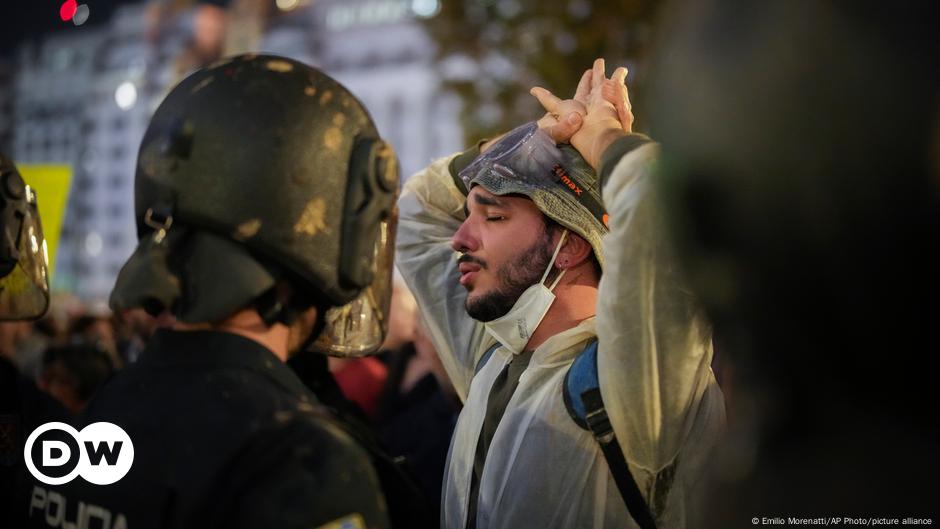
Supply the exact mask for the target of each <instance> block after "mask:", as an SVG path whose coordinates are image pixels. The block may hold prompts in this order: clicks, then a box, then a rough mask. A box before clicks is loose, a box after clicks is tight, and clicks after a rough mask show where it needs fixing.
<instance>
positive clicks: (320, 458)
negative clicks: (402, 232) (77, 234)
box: [29, 55, 398, 528]
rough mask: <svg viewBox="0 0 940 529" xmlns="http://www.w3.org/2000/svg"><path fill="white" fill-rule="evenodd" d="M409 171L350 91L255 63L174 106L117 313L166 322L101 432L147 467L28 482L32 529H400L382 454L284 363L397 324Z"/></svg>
mask: <svg viewBox="0 0 940 529" xmlns="http://www.w3.org/2000/svg"><path fill="white" fill-rule="evenodd" d="M397 186H398V174H397V161H396V159H395V156H394V153H393V151H392V149H391V148H390V147H389V145H388V144H386V143H385V142H383V141H382V140H381V139H380V138H379V136H378V134H377V132H376V129H375V126H374V125H373V123H372V120H371V119H370V117H369V115H368V113H367V112H366V110H365V108H363V106H362V104H361V103H360V102H359V101H357V100H356V99H355V98H354V97H353V96H352V95H351V94H350V93H349V92H348V91H347V90H346V89H345V88H344V87H342V86H341V85H340V84H338V83H337V82H336V81H334V80H333V79H331V78H330V77H328V76H326V75H325V74H323V73H322V72H320V71H318V70H316V69H314V68H311V67H309V66H306V65H304V64H301V63H299V62H296V61H293V60H289V59H285V58H281V57H275V56H265V55H243V56H238V57H235V58H233V59H231V60H227V61H225V62H223V63H221V64H217V65H214V66H212V67H209V68H207V69H204V70H200V71H198V72H196V73H195V74H193V75H191V76H190V77H189V78H187V79H185V80H184V81H182V82H181V83H180V84H179V85H178V86H177V87H176V88H174V89H173V90H172V91H171V92H170V94H169V95H168V96H167V97H166V99H165V100H164V101H163V103H162V104H161V105H160V107H159V108H158V109H157V111H156V113H155V114H154V116H153V119H152V120H151V123H150V126H149V127H148V129H147V132H146V134H145V135H144V139H143V141H142V143H141V147H140V152H139V156H138V163H137V175H136V183H135V205H136V211H137V221H138V235H139V239H140V244H139V246H138V248H137V250H136V251H135V253H134V254H133V255H132V256H131V258H130V259H129V260H128V262H127V263H126V264H125V266H124V268H123V269H122V270H121V273H120V275H119V276H118V279H117V283H116V285H115V288H114V291H113V292H112V295H111V306H112V308H113V309H115V310H124V309H129V308H134V307H142V308H144V309H146V310H147V311H148V312H149V313H151V314H153V315H159V316H161V318H163V319H164V320H171V321H172V323H171V324H170V326H169V327H170V328H164V329H161V330H158V331H157V332H156V333H155V335H154V336H153V338H152V340H151V342H150V343H149V344H148V346H147V349H146V350H145V351H144V353H143V354H142V356H141V359H140V360H139V361H138V362H137V363H136V364H133V365H131V366H129V367H128V368H127V369H126V370H125V371H124V372H122V373H121V374H120V375H118V376H117V377H115V378H114V379H113V380H112V381H110V382H109V383H108V384H106V385H105V387H104V388H103V389H102V390H101V391H100V392H99V394H98V395H97V397H96V398H95V400H93V402H92V403H91V404H90V405H89V408H88V410H87V412H86V413H87V415H86V417H85V420H84V423H85V424H90V423H94V422H98V421H104V422H110V423H113V424H116V425H118V426H120V427H121V428H122V429H123V430H124V431H125V432H126V433H127V435H128V437H129V438H130V440H131V441H132V443H133V449H134V459H133V463H132V466H131V468H130V470H129V472H128V473H127V474H126V475H125V476H124V477H123V478H122V479H121V480H120V481H118V482H116V483H114V484H111V485H102V486H96V485H90V484H89V483H87V482H86V481H85V480H84V479H82V478H77V479H75V480H73V481H71V482H70V483H68V484H65V485H62V486H53V485H46V484H44V483H39V482H37V483H36V484H35V485H34V487H33V489H32V491H30V505H29V515H30V521H31V523H32V524H33V525H34V526H40V527H64V526H68V525H69V524H71V523H75V524H76V525H77V526H78V527H85V526H92V527H96V526H97V525H95V524H99V525H100V526H102V527H113V528H117V527H134V528H139V527H369V528H382V527H387V526H388V521H387V515H386V512H385V509H386V505H385V501H384V499H383V496H382V494H381V492H380V489H379V486H378V484H377V479H376V475H375V472H374V470H373V468H372V466H371V465H370V463H369V461H368V458H367V456H366V454H365V452H364V451H363V450H362V448H360V447H359V446H358V445H356V444H355V443H354V442H353V441H352V440H351V438H350V437H348V436H347V435H346V434H344V433H343V432H342V431H341V430H340V429H339V428H338V427H337V426H336V425H335V424H334V423H333V421H332V420H331V419H330V418H329V417H328V416H327V415H326V414H324V412H322V411H321V408H320V406H319V405H318V404H317V403H316V399H315V397H313V395H312V394H310V393H309V392H308V390H307V389H306V388H305V387H304V386H303V384H302V383H301V381H300V380H299V379H298V378H297V377H296V375H294V373H293V372H292V371H291V370H290V369H289V368H288V367H287V366H286V365H285V364H284V361H285V360H286V359H287V358H288V356H289V355H291V354H292V353H293V352H296V351H298V350H300V349H302V348H307V347H315V348H317V349H318V350H321V351H331V352H333V353H336V354H361V353H363V352H366V351H368V349H370V348H374V347H377V346H378V344H379V343H380V342H381V339H382V335H383V333H384V324H385V323H384V322H385V321H386V315H385V311H386V310H387V307H388V298H389V295H390V290H389V288H388V285H389V282H390V274H391V269H390V264H391V255H392V253H391V251H392V250H391V248H392V241H393V233H394V231H393V229H392V228H393V224H394V221H393V204H394V201H395V196H396V193H397Z"/></svg>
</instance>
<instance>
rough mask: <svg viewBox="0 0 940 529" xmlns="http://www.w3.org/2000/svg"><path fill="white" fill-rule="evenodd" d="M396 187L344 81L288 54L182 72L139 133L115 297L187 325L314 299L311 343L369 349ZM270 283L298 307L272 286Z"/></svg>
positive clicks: (121, 304) (281, 311)
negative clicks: (131, 242)
mask: <svg viewBox="0 0 940 529" xmlns="http://www.w3.org/2000/svg"><path fill="white" fill-rule="evenodd" d="M397 192H398V162H397V158H396V157H395V153H394V151H393V150H392V148H391V146H390V145H389V144H388V143H386V142H384V141H383V140H382V139H381V138H380V137H379V135H378V132H377V131H376V128H375V125H374V124H373V122H372V119H371V118H370V116H369V114H368V112H367V111H366V109H365V108H364V107H363V105H362V103H360V102H359V101H358V100H357V99H356V98H355V97H354V96H353V95H352V94H351V93H350V92H349V91H348V90H347V89H346V88H345V87H343V86H342V85H340V84H339V83H338V82H336V81H335V80H334V79H332V78H330V77H329V76H327V75H326V74H324V73H323V72H321V71H319V70H317V69H315V68H313V67H310V66H308V65H305V64H303V63H300V62H297V61H294V60H292V59H287V58H283V57H278V56H273V55H254V54H249V55H240V56H236V57H234V58H230V59H227V60H224V61H222V62H220V63H218V64H215V65H212V66H210V67H208V68H205V69H202V70H199V71H197V72H195V73H194V74H192V75H190V76H189V77H188V78H186V79H184V80H183V81H182V82H180V84H179V85H177V86H176V87H175V88H174V89H173V90H172V91H171V92H170V93H169V94H168V95H167V96H166V98H165V99H164V101H163V102H162V103H161V104H160V106H159V107H158V108H157V110H156V112H155V113H154V115H153V118H152V119H151V122H150V125H149V127H148V128H147V131H146V133H145V134H144V138H143V141H142V142H141V146H140V152H139V154H138V159H137V172H136V180H135V209H136V218H137V231H138V237H139V241H140V243H139V246H138V248H137V250H136V252H135V254H134V255H133V256H132V257H131V259H130V260H129V261H128V263H127V264H126V265H125V267H124V269H122V271H121V274H120V275H119V277H118V280H117V284H116V285H115V289H114V292H113V293H112V296H111V305H112V307H113V308H115V309H125V308H130V307H143V308H145V309H146V310H147V311H148V312H150V313H159V312H162V311H164V310H169V311H171V312H172V313H173V314H174V315H175V316H176V317H177V318H178V319H179V320H181V321H184V322H193V323H195V322H217V321H221V320H222V319H224V318H225V317H227V316H228V315H230V314H231V313H233V312H235V311H236V310H239V309H241V308H243V307H246V306H249V305H251V304H254V305H255V306H256V307H258V308H259V312H260V313H261V315H262V317H264V318H265V320H266V321H268V322H270V323H273V322H274V321H278V320H281V321H285V322H286V320H287V319H289V318H290V317H291V314H296V312H297V310H298V309H303V308H306V307H309V306H317V307H318V308H319V309H322V310H320V311H319V317H318V319H319V320H320V321H321V322H324V323H325V324H326V327H327V328H326V329H325V331H324V332H323V334H321V335H320V338H319V339H318V340H317V342H316V344H317V348H318V349H320V350H322V351H323V352H330V353H334V354H362V353H366V352H369V351H370V350H372V349H375V348H377V347H378V345H379V344H380V343H381V341H382V337H383V335H384V330H385V327H386V325H387V317H386V315H387V310H388V303H389V298H390V293H391V288H390V283H391V273H392V269H391V260H392V252H393V248H394V233H395V229H394V228H395V219H396V215H397V212H396V210H395V199H396V196H397ZM279 280H286V281H287V282H288V283H289V284H290V285H291V286H292V287H293V288H294V289H295V290H297V292H298V294H299V295H298V296H294V298H293V299H294V301H295V306H293V307H286V306H281V305H280V303H279V301H278V298H277V296H276V295H273V293H274V292H275V285H276V284H277V283H278V281H279ZM297 300H300V301H299V302H298V301H297ZM296 303H300V305H301V306H296ZM326 309H330V310H329V311H328V313H327V314H324V312H323V311H324V310H326Z"/></svg>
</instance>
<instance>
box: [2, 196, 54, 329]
mask: <svg viewBox="0 0 940 529" xmlns="http://www.w3.org/2000/svg"><path fill="white" fill-rule="evenodd" d="M24 198H25V207H22V206H20V205H14V204H8V205H7V206H6V207H16V208H17V209H20V211H21V212H22V215H21V214H20V213H19V212H17V213H16V214H15V215H10V216H7V215H4V218H5V219H7V221H8V225H7V226H3V227H2V237H3V239H4V240H3V241H0V244H4V245H7V246H8V248H7V250H6V251H4V252H3V255H4V258H3V260H4V261H7V262H6V263H4V266H3V268H4V271H5V272H7V273H6V275H4V277H3V278H2V279H0V320H28V319H35V318H38V317H40V316H42V315H43V314H45V312H46V309H47V308H48V307H49V267H48V264H47V263H48V259H49V258H48V250H47V248H46V239H45V238H44V237H43V234H42V224H41V223H40V221H39V209H38V207H37V205H36V193H35V191H33V190H32V188H30V187H29V186H26V189H25V197H24ZM20 204H22V203H20Z"/></svg>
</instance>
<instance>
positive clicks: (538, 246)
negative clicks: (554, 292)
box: [466, 228, 552, 322]
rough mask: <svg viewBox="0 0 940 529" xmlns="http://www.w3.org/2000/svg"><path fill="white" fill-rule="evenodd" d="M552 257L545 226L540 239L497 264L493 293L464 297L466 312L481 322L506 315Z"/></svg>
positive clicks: (539, 275)
mask: <svg viewBox="0 0 940 529" xmlns="http://www.w3.org/2000/svg"><path fill="white" fill-rule="evenodd" d="M551 259H552V232H551V230H549V229H547V228H545V229H544V230H543V232H542V236H541V237H540V238H539V240H537V241H535V242H534V243H533V244H532V245H531V246H529V247H528V248H526V249H525V250H523V251H521V252H519V255H517V256H516V257H515V258H514V259H512V260H511V261H509V262H507V263H505V264H503V265H502V266H500V267H499V270H497V271H496V278H497V280H498V281H499V284H497V285H496V288H494V289H493V291H492V292H489V293H487V294H483V295H481V296H479V297H478V298H476V299H471V298H470V296H469V295H468V296H467V301H466V309H467V314H469V315H470V317H471V318H473V319H475V320H477V321H482V322H487V321H493V320H495V319H496V318H501V317H503V316H505V315H506V313H508V312H509V310H510V309H512V306H513V305H515V304H516V301H517V300H518V299H519V296H521V295H522V293H523V292H525V291H526V289H528V288H529V287H530V286H532V285H534V284H536V283H538V282H539V280H541V279H542V274H544V273H545V269H546V268H547V267H548V263H549V261H551Z"/></svg>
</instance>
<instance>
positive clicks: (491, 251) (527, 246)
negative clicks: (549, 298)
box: [451, 186, 557, 321]
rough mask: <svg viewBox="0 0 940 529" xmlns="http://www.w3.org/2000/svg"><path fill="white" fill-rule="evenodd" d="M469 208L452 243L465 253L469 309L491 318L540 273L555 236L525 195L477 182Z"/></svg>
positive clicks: (463, 277)
mask: <svg viewBox="0 0 940 529" xmlns="http://www.w3.org/2000/svg"><path fill="white" fill-rule="evenodd" d="M466 213H467V219H466V220H465V221H464V222H463V224H461V226H460V229H458V230H457V232H456V233H454V236H453V237H452V238H451V246H452V247H453V248H454V249H455V250H457V251H458V252H462V253H463V255H462V256H461V257H460V259H459V261H458V262H459V270H460V274H461V275H460V284H461V285H463V286H464V288H466V289H467V291H468V294H467V305H466V306H467V313H468V314H469V315H470V316H471V317H472V318H474V319H476V320H479V321H491V320H494V319H496V318H499V317H500V316H503V315H505V314H506V313H507V312H509V309H511V308H512V306H513V304H514V303H515V302H516V300H517V299H519V296H520V295H522V293H523V292H524V291H525V290H526V289H527V288H529V287H530V286H531V285H533V284H535V283H536V282H538V281H539V279H541V277H542V274H543V273H544V272H545V268H546V267H547V266H548V263H549V261H550V260H551V256H552V250H553V248H554V244H555V243H557V240H556V237H555V235H554V234H553V233H551V232H550V231H549V230H547V229H546V227H545V221H544V220H543V216H542V212H541V211H539V210H538V208H537V207H536V206H535V204H534V203H533V202H532V201H531V200H529V199H527V198H524V197H518V196H497V195H494V194H492V193H490V192H489V191H487V190H485V189H483V188H482V187H480V186H476V187H474V188H473V189H471V190H470V194H469V195H468V196H467V204H466Z"/></svg>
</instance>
